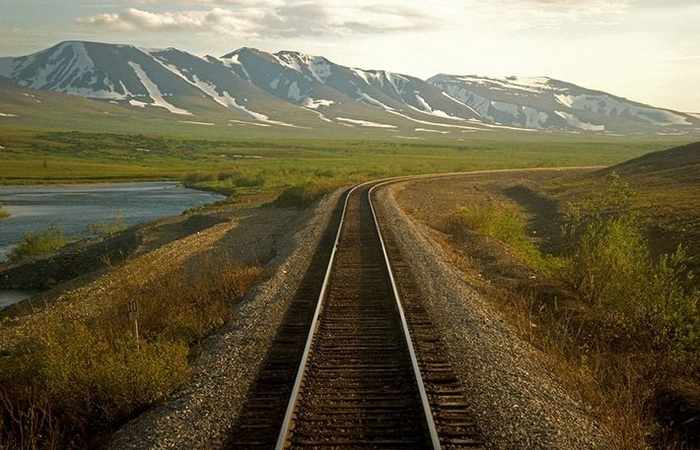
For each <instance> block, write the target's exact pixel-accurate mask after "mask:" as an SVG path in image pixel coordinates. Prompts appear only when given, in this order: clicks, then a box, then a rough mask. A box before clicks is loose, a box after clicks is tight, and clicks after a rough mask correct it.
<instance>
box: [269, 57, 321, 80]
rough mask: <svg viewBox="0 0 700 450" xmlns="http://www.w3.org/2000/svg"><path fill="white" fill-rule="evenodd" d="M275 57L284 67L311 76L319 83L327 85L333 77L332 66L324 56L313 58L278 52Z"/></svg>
mask: <svg viewBox="0 0 700 450" xmlns="http://www.w3.org/2000/svg"><path fill="white" fill-rule="evenodd" d="M273 56H274V57H275V59H277V61H278V62H279V63H280V64H282V65H283V66H285V67H288V68H290V69H292V70H295V71H297V72H299V73H301V74H304V75H311V77H312V78H314V79H315V80H316V81H318V82H319V83H323V84H325V83H326V80H327V79H328V78H329V77H330V76H331V65H330V63H329V62H328V60H327V59H326V58H324V57H322V56H311V55H305V54H303V53H298V52H289V51H282V52H277V53H275V54H273ZM307 72H308V73H307Z"/></svg>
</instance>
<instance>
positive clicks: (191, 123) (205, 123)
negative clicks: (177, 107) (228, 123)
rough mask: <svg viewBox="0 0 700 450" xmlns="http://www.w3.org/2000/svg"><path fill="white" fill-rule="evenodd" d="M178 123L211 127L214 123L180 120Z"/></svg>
mask: <svg viewBox="0 0 700 450" xmlns="http://www.w3.org/2000/svg"><path fill="white" fill-rule="evenodd" d="M179 122H180V123H187V124H190V125H206V126H213V125H215V124H214V123H211V122H195V121H193V120H180V121H179Z"/></svg>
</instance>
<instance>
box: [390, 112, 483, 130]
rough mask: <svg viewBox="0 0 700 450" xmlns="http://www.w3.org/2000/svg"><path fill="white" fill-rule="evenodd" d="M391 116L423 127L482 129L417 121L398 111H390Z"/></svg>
mask: <svg viewBox="0 0 700 450" xmlns="http://www.w3.org/2000/svg"><path fill="white" fill-rule="evenodd" d="M388 112H390V113H391V114H394V115H396V116H399V117H402V118H404V119H406V120H410V121H411V122H415V123H420V124H421V125H430V126H432V127H445V128H459V129H462V130H479V129H480V128H475V127H469V126H466V125H456V124H450V123H440V122H430V121H428V120H421V119H416V118H415V117H411V116H407V115H406V114H402V113H400V112H398V111H388Z"/></svg>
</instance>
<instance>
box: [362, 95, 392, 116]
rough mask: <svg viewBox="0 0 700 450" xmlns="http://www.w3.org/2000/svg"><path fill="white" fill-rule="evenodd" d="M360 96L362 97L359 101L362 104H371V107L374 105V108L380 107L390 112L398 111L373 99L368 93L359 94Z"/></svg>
mask: <svg viewBox="0 0 700 450" xmlns="http://www.w3.org/2000/svg"><path fill="white" fill-rule="evenodd" d="M358 94H359V95H360V99H359V100H360V101H361V102H364V103H369V104H370V105H374V106H378V107H380V108H382V109H383V110H385V111H388V112H392V111H396V110H395V109H394V108H392V107H391V106H388V105H385V104H384V103H382V102H380V101H379V100H377V99H376V98H374V97H371V96H369V95H368V94H366V93H364V92H358Z"/></svg>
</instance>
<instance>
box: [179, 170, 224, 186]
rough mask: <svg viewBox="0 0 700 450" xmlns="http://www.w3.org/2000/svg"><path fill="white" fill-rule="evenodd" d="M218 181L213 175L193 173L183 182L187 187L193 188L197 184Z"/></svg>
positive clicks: (186, 176)
mask: <svg viewBox="0 0 700 450" xmlns="http://www.w3.org/2000/svg"><path fill="white" fill-rule="evenodd" d="M216 179H217V177H216V175H214V174H213V173H205V172H193V173H188V174H187V175H185V176H184V177H183V179H182V182H183V184H184V185H185V186H193V185H195V184H197V183H203V182H206V181H215V180H216Z"/></svg>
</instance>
